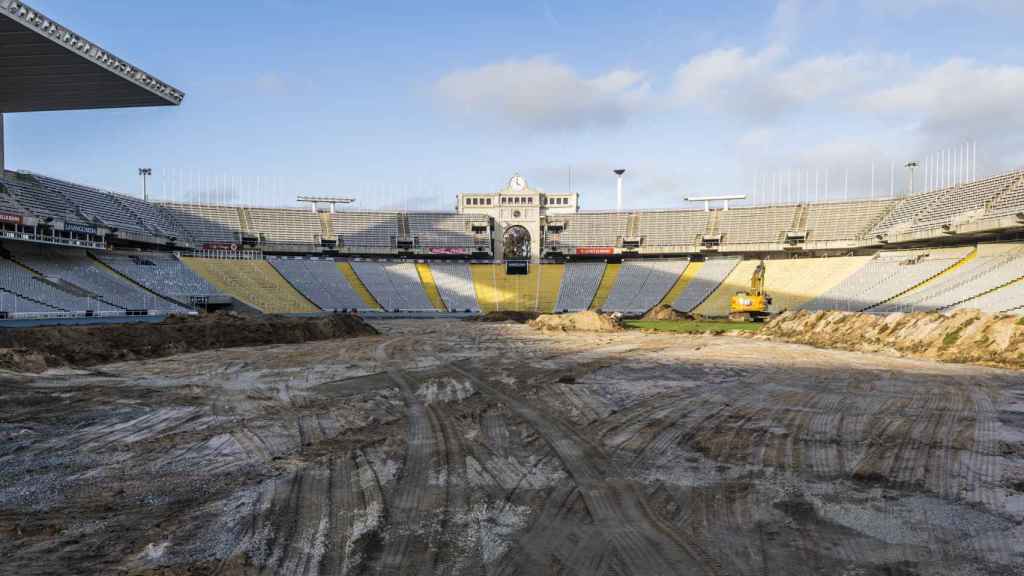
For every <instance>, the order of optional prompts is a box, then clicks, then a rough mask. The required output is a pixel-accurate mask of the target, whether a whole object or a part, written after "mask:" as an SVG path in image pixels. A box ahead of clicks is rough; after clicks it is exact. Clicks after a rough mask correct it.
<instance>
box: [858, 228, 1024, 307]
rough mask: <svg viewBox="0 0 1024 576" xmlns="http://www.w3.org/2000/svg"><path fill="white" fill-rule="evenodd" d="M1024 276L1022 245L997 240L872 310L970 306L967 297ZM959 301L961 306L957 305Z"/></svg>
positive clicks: (969, 300) (971, 297)
mask: <svg viewBox="0 0 1024 576" xmlns="http://www.w3.org/2000/svg"><path fill="white" fill-rule="evenodd" d="M1022 277H1024V245H1020V244H999V245H992V244H989V245H982V246H979V247H978V254H977V256H976V257H975V258H974V259H973V260H971V261H969V262H967V263H965V264H964V265H963V266H960V267H958V268H956V269H955V270H952V271H951V272H950V273H949V274H946V275H944V276H942V277H941V278H937V279H936V280H935V281H934V282H931V283H929V284H928V285H926V286H924V287H923V288H922V289H921V290H915V291H913V292H910V293H908V294H905V295H903V296H901V297H899V298H896V299H894V300H892V301H891V302H887V303H885V304H883V305H881V306H879V307H878V308H876V309H874V310H872V311H873V312H878V313H881V314H884V313H888V312H931V311H935V310H946V309H950V308H953V307H954V306H955V307H957V308H971V307H972V306H971V301H972V300H973V299H974V298H977V297H978V296H981V295H984V294H985V293H987V292H990V291H992V290H996V289H997V288H1000V287H1002V286H1005V285H1008V284H1011V283H1013V282H1016V281H1017V280H1018V279H1020V278H1022ZM958 304H962V306H957V305H958Z"/></svg>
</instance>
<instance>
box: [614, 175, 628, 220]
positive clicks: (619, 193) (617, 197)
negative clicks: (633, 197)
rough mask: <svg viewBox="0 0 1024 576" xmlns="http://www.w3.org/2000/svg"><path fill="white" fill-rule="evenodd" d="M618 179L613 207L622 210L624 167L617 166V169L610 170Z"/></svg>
mask: <svg viewBox="0 0 1024 576" xmlns="http://www.w3.org/2000/svg"><path fill="white" fill-rule="evenodd" d="M612 172H614V173H615V175H616V176H618V178H619V180H618V183H617V184H616V187H615V209H616V210H618V211H620V212H621V211H622V175H623V174H625V173H626V169H625V168H619V169H618V170H612Z"/></svg>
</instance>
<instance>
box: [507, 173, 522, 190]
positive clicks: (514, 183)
mask: <svg viewBox="0 0 1024 576" xmlns="http://www.w3.org/2000/svg"><path fill="white" fill-rule="evenodd" d="M508 187H509V189H510V190H514V191H516V192H522V191H523V190H526V178H523V177H522V176H520V175H519V174H516V175H515V176H513V177H512V179H511V180H509V181H508Z"/></svg>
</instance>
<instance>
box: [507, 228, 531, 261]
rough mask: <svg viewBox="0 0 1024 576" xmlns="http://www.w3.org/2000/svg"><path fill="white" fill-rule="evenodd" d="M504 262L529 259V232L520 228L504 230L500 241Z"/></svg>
mask: <svg viewBox="0 0 1024 576" xmlns="http://www.w3.org/2000/svg"><path fill="white" fill-rule="evenodd" d="M502 245H503V246H504V252H503V255H504V257H505V260H526V259H529V258H530V231H529V230H527V229H526V228H523V227H522V226H509V227H508V228H506V229H505V236H504V239H503V241H502Z"/></svg>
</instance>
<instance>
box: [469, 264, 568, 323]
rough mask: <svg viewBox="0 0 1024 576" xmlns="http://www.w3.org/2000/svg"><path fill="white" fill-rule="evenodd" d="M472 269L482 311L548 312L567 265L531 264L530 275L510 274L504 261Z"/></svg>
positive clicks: (556, 296) (556, 295) (471, 266)
mask: <svg viewBox="0 0 1024 576" xmlns="http://www.w3.org/2000/svg"><path fill="white" fill-rule="evenodd" d="M470 271H471V272H472V274H473V285H474V286H475V288H476V294H477V301H478V302H479V303H480V310H481V311H482V312H484V313H487V312H493V311H502V310H514V311H523V312H545V313H546V312H552V311H554V307H555V302H556V301H557V300H558V289H559V286H560V284H561V280H562V276H563V274H564V271H565V267H564V266H563V265H561V264H545V265H533V264H531V265H530V268H529V273H528V274H523V275H514V276H508V275H507V274H505V265H504V264H471V265H470Z"/></svg>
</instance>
